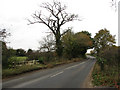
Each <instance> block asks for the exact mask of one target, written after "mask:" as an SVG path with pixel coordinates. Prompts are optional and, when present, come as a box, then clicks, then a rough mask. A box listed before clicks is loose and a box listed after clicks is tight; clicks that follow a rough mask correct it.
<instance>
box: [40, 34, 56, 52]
mask: <svg viewBox="0 0 120 90" xmlns="http://www.w3.org/2000/svg"><path fill="white" fill-rule="evenodd" d="M39 44H40V45H41V46H40V47H39V49H40V51H42V50H44V51H46V52H51V51H54V50H55V40H54V39H53V37H52V34H49V35H47V37H45V38H43V41H40V42H39Z"/></svg>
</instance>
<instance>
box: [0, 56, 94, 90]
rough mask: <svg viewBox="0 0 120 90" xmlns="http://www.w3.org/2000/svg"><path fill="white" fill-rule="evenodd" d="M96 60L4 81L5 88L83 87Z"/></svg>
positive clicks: (90, 58)
mask: <svg viewBox="0 0 120 90" xmlns="http://www.w3.org/2000/svg"><path fill="white" fill-rule="evenodd" d="M95 62H96V60H95V59H92V57H89V59H87V60H85V61H82V62H74V63H70V64H66V65H61V66H58V67H54V68H52V69H45V70H39V71H37V72H32V73H29V74H25V75H22V76H19V77H16V78H13V79H10V80H5V81H3V84H2V87H3V88H82V87H83V86H84V85H83V84H84V83H85V80H86V78H87V76H88V75H89V72H90V70H91V68H92V67H93V65H94V64H95Z"/></svg>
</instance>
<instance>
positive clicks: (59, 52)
mask: <svg viewBox="0 0 120 90" xmlns="http://www.w3.org/2000/svg"><path fill="white" fill-rule="evenodd" d="M60 38H61V36H60V35H56V53H57V55H58V56H59V57H61V56H62V52H63V46H62V42H61V40H60Z"/></svg>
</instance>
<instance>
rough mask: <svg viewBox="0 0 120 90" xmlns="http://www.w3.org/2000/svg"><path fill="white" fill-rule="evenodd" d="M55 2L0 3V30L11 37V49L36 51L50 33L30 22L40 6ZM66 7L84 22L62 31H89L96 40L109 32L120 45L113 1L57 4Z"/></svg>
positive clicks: (68, 0)
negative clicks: (105, 31)
mask: <svg viewBox="0 0 120 90" xmlns="http://www.w3.org/2000/svg"><path fill="white" fill-rule="evenodd" d="M52 1H53V0H0V28H7V30H8V31H9V32H10V33H11V36H10V37H9V38H7V40H8V41H9V42H10V43H8V44H7V45H8V46H9V47H11V48H14V49H18V48H23V49H25V50H28V49H29V48H31V49H33V50H37V49H38V47H39V46H40V45H39V43H38V42H39V41H41V40H42V39H43V38H44V37H45V36H46V35H48V34H49V33H48V32H50V30H49V29H48V28H47V26H45V25H43V24H32V25H28V24H29V22H28V21H27V19H31V15H32V14H33V13H35V12H36V11H39V10H41V11H42V13H45V15H47V13H46V12H45V11H44V10H43V9H41V8H40V7H39V6H40V5H41V4H42V3H44V2H50V3H51V2H52ZM58 1H60V2H62V4H65V5H66V6H67V9H66V11H67V12H68V13H74V14H78V15H79V18H80V19H81V20H82V21H73V22H70V23H67V24H65V25H64V26H63V27H62V29H61V30H65V29H67V28H68V27H73V31H74V32H80V31H82V30H86V31H88V32H90V33H91V34H92V37H94V36H95V33H97V32H98V31H99V30H101V29H104V28H106V29H108V30H109V31H110V33H111V34H112V35H116V42H117V43H118V39H117V38H118V10H117V11H115V9H114V8H113V7H111V0H58Z"/></svg>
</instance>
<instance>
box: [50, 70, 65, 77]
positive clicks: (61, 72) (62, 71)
mask: <svg viewBox="0 0 120 90" xmlns="http://www.w3.org/2000/svg"><path fill="white" fill-rule="evenodd" d="M61 73H63V71H61V72H59V73H56V74H55V75H52V76H50V77H55V76H57V75H59V74H61Z"/></svg>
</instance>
